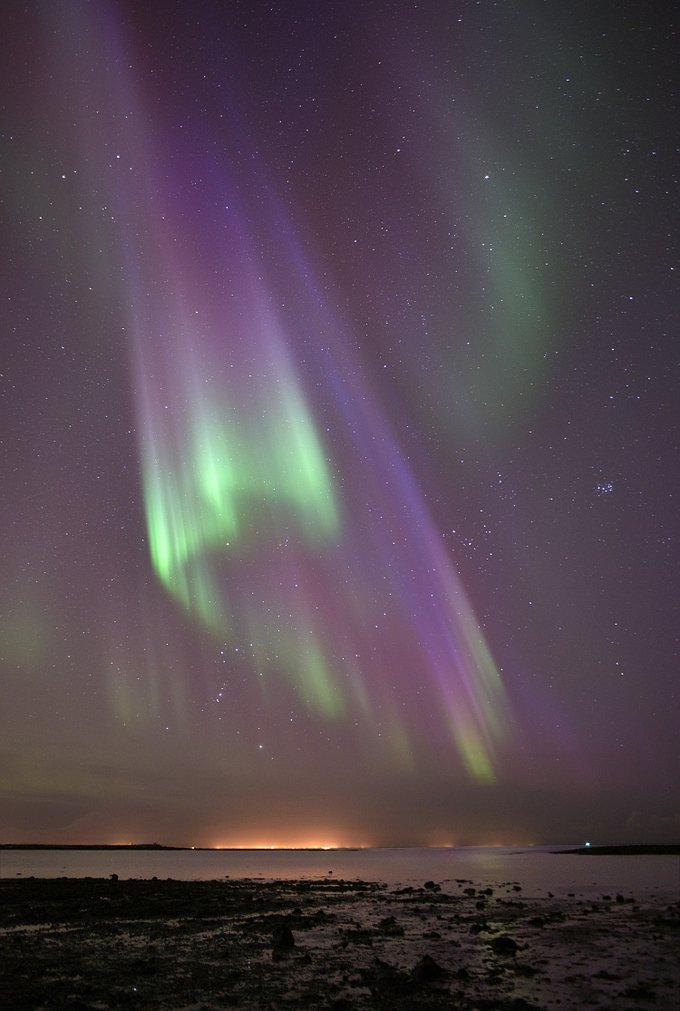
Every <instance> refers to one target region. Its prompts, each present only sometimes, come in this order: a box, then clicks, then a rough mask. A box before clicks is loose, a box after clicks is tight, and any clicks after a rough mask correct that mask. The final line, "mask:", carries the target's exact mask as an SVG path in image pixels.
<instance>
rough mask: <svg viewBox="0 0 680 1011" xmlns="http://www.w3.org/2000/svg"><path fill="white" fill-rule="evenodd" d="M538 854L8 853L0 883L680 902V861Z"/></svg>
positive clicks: (0, 855) (547, 850)
mask: <svg viewBox="0 0 680 1011" xmlns="http://www.w3.org/2000/svg"><path fill="white" fill-rule="evenodd" d="M556 849H558V850H559V847H535V848H532V849H521V848H501V847H493V848H489V847H479V848H478V847H471V848H461V849H361V850H328V851H310V850H217V851H215V850H210V851H202V850H181V851H172V850H160V851H153V850H150V851H149V850H0V877H4V878H10V877H11V878H15V877H19V876H23V877H28V876H30V875H33V876H34V877H41V878H54V877H72V878H82V877H88V876H89V877H97V878H101V877H108V876H109V875H110V874H117V875H118V876H119V878H153V877H156V878H175V879H177V880H184V881H196V880H219V879H224V878H263V879H296V878H313V879H314V878H316V879H318V878H324V877H330V876H333V877H334V878H338V879H346V880H355V879H361V880H364V881H380V882H384V883H386V884H388V885H402V886H406V885H413V886H417V885H422V884H423V883H424V882H425V881H428V880H432V881H436V882H438V883H439V884H442V885H443V886H444V887H445V883H446V882H447V881H452V880H454V879H456V878H459V879H460V878H464V879H466V880H469V881H470V882H472V884H473V885H476V886H481V885H494V884H496V885H500V884H502V883H504V882H511V883H517V884H519V885H521V887H522V890H523V893H524V894H525V895H526V896H534V895H535V896H538V895H542V894H543V895H544V894H545V893H546V892H548V891H550V892H553V893H554V894H555V895H564V894H566V893H568V892H576V893H579V894H584V893H586V894H593V895H595V894H599V893H606V892H622V893H623V894H626V895H632V896H635V895H636V893H637V894H644V893H655V894H662V895H668V897H669V898H670V899H673V900H678V899H680V857H678V856H651V855H649V856H648V855H642V856H578V855H574V854H566V853H560V852H557V853H556V852H555V850H556Z"/></svg>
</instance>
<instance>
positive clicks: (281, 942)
mask: <svg viewBox="0 0 680 1011" xmlns="http://www.w3.org/2000/svg"><path fill="white" fill-rule="evenodd" d="M679 953H680V903H678V902H677V901H672V900H670V901H669V898H668V897H666V898H663V899H662V898H659V897H656V898H649V897H646V898H643V897H640V898H638V899H636V898H634V897H633V896H629V895H612V896H599V897H597V898H596V899H593V898H592V897H587V898H586V897H583V896H578V895H575V896H570V897H569V898H567V899H559V900H558V899H556V898H554V897H552V896H551V895H550V894H549V893H547V894H546V896H545V897H541V898H531V899H525V898H523V896H522V890H521V888H520V887H519V885H516V884H514V883H513V882H504V883H502V884H498V883H496V884H493V885H491V884H490V885H489V886H488V887H486V888H480V887H479V886H473V885H472V884H471V883H470V882H469V881H462V880H457V881H443V882H441V883H435V882H426V883H425V884H424V885H423V887H420V888H403V889H391V888H389V887H387V886H383V885H376V884H369V883H366V882H361V881H351V882H344V881H335V880H333V878H331V877H329V878H327V879H322V880H315V881H276V882H265V881H254V880H249V881H209V882H202V881H198V882H196V881H194V882H183V881H155V880H152V881H137V880H132V881H127V880H126V881H115V880H95V879H59V880H40V879H25V880H24V879H21V880H0V1007H2V1008H7V1009H11V1011H22V1009H29V1008H30V1009H31V1011H39V1009H43V1008H44V1009H70V1011H90V1009H123V1008H124V1009H139V1011H143V1009H185V1011H208V1009H210V1011H215V1009H248V1011H249V1009H255V1008H257V1009H272V1011H273V1009H276V1011H279V1009H282V1008H311V1009H315V1008H319V1009H322V1008H323V1009H326V1008H328V1009H336V1011H342V1009H353V1008H357V1009H369V1008H370V1009H390V1011H392V1009H402V1008H403V1009H406V1008H408V1009H438V1008H447V1009H449V1011H455V1009H457V1011H473V1009H477V1011H491V1009H503V1011H509V1009H514V1011H528V1009H538V1008H541V1009H544V1011H548V1009H560V1011H575V1009H579V1011H580V1009H586V1008H599V1009H605V1008H607V1009H614V1008H615V1009H617V1011H626V1009H635V1011H639V1009H645V1008H650V1009H651V1008H665V1009H672V1008H680V958H679Z"/></svg>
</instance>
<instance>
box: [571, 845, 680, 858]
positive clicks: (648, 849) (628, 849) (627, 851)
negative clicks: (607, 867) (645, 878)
mask: <svg viewBox="0 0 680 1011" xmlns="http://www.w3.org/2000/svg"><path fill="white" fill-rule="evenodd" d="M555 852H558V851H557V850H556V851H555ZM559 853H560V854H562V853H577V854H579V856H581V855H582V856H595V857H618V856H621V857H633V856H666V855H668V856H670V855H677V854H680V843H676V844H671V845H669V846H654V845H651V846H579V848H578V849H575V850H559Z"/></svg>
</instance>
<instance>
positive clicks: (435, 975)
mask: <svg viewBox="0 0 680 1011" xmlns="http://www.w3.org/2000/svg"><path fill="white" fill-rule="evenodd" d="M411 976H412V977H413V979H414V980H416V981H417V982H418V983H430V982H432V981H433V980H435V979H441V978H442V977H443V976H446V969H443V968H442V967H441V965H439V963H438V962H435V960H434V959H433V958H432V956H431V955H423V957H422V958H421V959H420V961H419V962H416V964H415V965H414V966H413V969H412V970H411Z"/></svg>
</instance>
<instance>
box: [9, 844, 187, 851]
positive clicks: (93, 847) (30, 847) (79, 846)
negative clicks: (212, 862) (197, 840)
mask: <svg viewBox="0 0 680 1011" xmlns="http://www.w3.org/2000/svg"><path fill="white" fill-rule="evenodd" d="M199 848H201V847H198V846H197V847H191V846H161V844H160V843H110V844H107V843H0V850H187V849H199Z"/></svg>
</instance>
